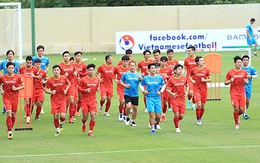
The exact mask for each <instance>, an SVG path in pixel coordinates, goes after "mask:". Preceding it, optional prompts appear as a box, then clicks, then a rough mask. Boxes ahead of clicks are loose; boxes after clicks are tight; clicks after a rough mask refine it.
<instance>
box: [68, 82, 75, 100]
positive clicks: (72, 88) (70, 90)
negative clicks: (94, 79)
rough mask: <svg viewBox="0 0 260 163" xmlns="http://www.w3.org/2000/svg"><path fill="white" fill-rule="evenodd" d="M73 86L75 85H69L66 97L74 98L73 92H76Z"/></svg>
mask: <svg viewBox="0 0 260 163" xmlns="http://www.w3.org/2000/svg"><path fill="white" fill-rule="evenodd" d="M75 85H76V84H71V86H70V88H69V90H68V93H67V95H68V96H73V97H74V96H75V92H76V86H75Z"/></svg>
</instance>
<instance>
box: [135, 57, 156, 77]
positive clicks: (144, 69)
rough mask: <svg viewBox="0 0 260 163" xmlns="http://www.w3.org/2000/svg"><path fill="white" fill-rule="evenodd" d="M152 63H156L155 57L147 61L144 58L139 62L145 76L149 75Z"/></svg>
mask: <svg viewBox="0 0 260 163" xmlns="http://www.w3.org/2000/svg"><path fill="white" fill-rule="evenodd" d="M150 63H154V60H153V59H149V60H148V61H147V62H145V61H144V60H142V61H141V62H139V63H138V68H139V69H140V70H141V74H142V76H143V74H144V76H146V75H148V72H147V69H148V65H149V64H150Z"/></svg>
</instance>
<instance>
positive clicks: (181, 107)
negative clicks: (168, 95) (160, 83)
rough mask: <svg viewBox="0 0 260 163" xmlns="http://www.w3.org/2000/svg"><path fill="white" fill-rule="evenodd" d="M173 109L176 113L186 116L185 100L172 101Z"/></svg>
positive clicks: (176, 99)
mask: <svg viewBox="0 0 260 163" xmlns="http://www.w3.org/2000/svg"><path fill="white" fill-rule="evenodd" d="M171 107H172V111H173V112H174V113H178V112H179V113H180V114H185V111H186V108H185V98H174V97H173V98H172V99H171Z"/></svg>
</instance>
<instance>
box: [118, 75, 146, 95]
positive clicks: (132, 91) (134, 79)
mask: <svg viewBox="0 0 260 163" xmlns="http://www.w3.org/2000/svg"><path fill="white" fill-rule="evenodd" d="M138 76H139V77H141V76H142V75H141V74H140V73H139V72H135V73H131V72H130V71H128V72H126V73H124V74H123V76H122V77H121V79H120V80H121V81H122V82H124V83H125V84H129V85H130V87H129V88H124V95H128V96H130V97H138V96H139V95H138V85H139V83H140V79H139V78H138Z"/></svg>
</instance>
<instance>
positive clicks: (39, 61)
mask: <svg viewBox="0 0 260 163" xmlns="http://www.w3.org/2000/svg"><path fill="white" fill-rule="evenodd" d="M34 63H42V61H41V60H40V59H39V58H37V59H35V61H34Z"/></svg>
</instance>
